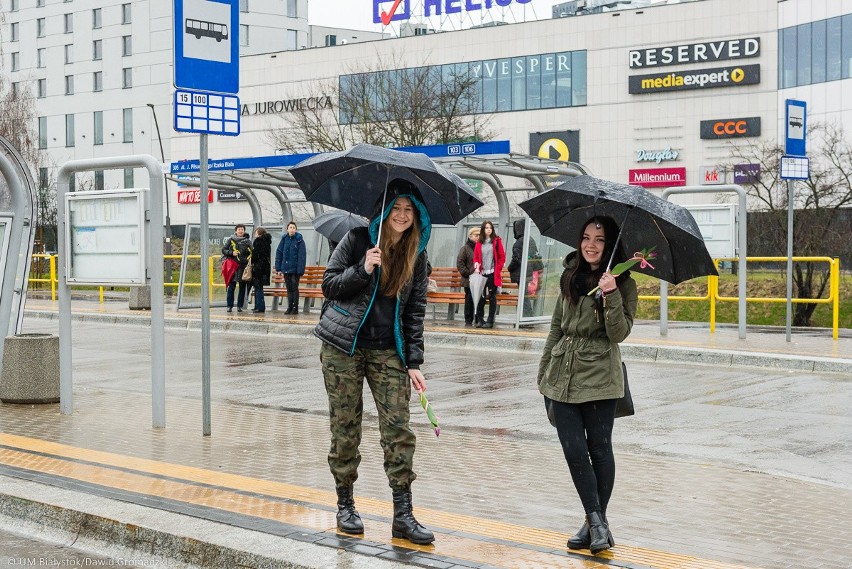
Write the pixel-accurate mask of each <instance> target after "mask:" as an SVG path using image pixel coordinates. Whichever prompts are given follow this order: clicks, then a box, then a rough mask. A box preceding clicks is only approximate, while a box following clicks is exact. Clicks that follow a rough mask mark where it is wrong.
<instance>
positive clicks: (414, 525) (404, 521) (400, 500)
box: [391, 489, 435, 545]
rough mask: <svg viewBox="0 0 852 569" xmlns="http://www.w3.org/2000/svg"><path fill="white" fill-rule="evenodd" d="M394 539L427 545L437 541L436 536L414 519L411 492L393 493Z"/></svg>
mask: <svg viewBox="0 0 852 569" xmlns="http://www.w3.org/2000/svg"><path fill="white" fill-rule="evenodd" d="M391 533H392V535H393V537H404V538H405V539H407V540H408V541H410V542H411V543H417V544H420V545H426V544H429V543H432V542H433V541H435V534H433V533H432V532H431V531H429V530H428V529H426V528H425V527H423V526H422V525H420V522H418V521H417V520H416V519H414V512H413V508H412V505H411V490H410V489H406V490H394V491H393V526H391Z"/></svg>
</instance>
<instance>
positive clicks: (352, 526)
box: [337, 486, 364, 535]
mask: <svg viewBox="0 0 852 569" xmlns="http://www.w3.org/2000/svg"><path fill="white" fill-rule="evenodd" d="M337 529H339V530H340V531H342V532H343V533H351V534H356V535H360V534H362V533H364V522H362V521H361V516H360V515H358V510H356V509H355V499H354V498H353V497H352V486H338V487H337Z"/></svg>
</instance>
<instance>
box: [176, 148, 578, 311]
mask: <svg viewBox="0 0 852 569" xmlns="http://www.w3.org/2000/svg"><path fill="white" fill-rule="evenodd" d="M398 150H403V151H410V152H422V153H424V154H426V155H427V156H429V157H430V158H432V159H433V160H434V161H435V162H437V163H438V164H440V165H442V166H443V167H445V168H447V169H449V170H450V171H452V172H454V173H456V174H458V175H459V176H460V177H461V178H463V179H465V180H466V181H467V182H468V183H469V184H470V185H471V187H472V188H473V189H474V190H475V191H476V192H477V193H478V194H479V195H480V199H481V200H482V201H483V202H484V203H485V205H484V206H483V207H482V208H480V209H479V210H477V211H476V212H474V213H473V214H471V215H470V216H469V217H468V218H467V219H466V220H464V221H463V222H462V223H460V224H458V225H457V226H436V227H435V228H433V232H432V238H431V240H430V243H429V246H428V247H427V251H428V254H429V259H430V261H431V263H432V265H433V266H436V267H438V266H450V267H454V266H455V265H456V256H457V253H458V250H459V248H460V247H461V246H462V244H464V242H465V240H466V239H467V230H468V228H470V227H472V226H478V225H480V224H481V222H482V221H484V220H486V219H488V220H491V221H492V222H493V224H494V227H495V230H496V232H497V234H498V235H500V236H501V237H503V239H504V243H505V246H506V250H507V258H511V249H512V246H513V244H514V232H513V222H514V221H516V220H518V219H524V218H525V215H524V213H523V211H522V210H521V209H520V208H519V207H518V206H517V204H518V203H520V202H521V201H523V200H525V199H527V198H529V197H531V196H533V195H535V194H536V193H539V192H542V191H545V190H546V189H548V188H551V187H553V186H555V185H557V184H558V183H560V182H561V181H563V180H564V179H565V178H566V177H571V176H578V175H582V174H589V172H588V171H587V170H586V168H584V167H583V166H582V165H581V164H578V163H574V162H562V161H559V160H553V159H549V158H541V157H538V156H532V155H529V154H523V153H517V152H512V151H511V148H510V144H509V142H508V141H489V142H476V143H463V144H447V145H434V146H420V147H405V148H399V149H398ZM309 156H312V154H293V155H278V156H261V157H248V158H229V159H211V160H209V161H208V169H209V173H208V186H209V188H210V189H217V190H231V191H234V192H237V193H239V194H240V195H243V196H245V198H246V200H247V202H248V206H249V209H250V211H251V218H252V219H251V220H250V222H247V221H246V220H240V221H243V222H246V223H247V224H248V223H251V224H252V225H253V226H254V227H259V226H261V225H263V226H265V227H269V226H272V227H277V226H283V225H284V224H285V223H286V222H287V221H288V220H290V219H294V217H293V207H292V206H293V205H295V204H305V205H307V207H308V208H309V211H310V212H311V213H312V216H313V217H316V216H317V215H319V214H320V213H322V212H323V209H324V208H323V206H321V205H319V204H313V203H310V204H309V203H308V202H306V201H305V198H304V195H303V194H302V193H301V191H300V190H299V186H298V184H297V183H296V181H295V179H294V178H293V176H292V175H291V174H290V172H289V169H290V168H291V167H292V166H295V165H296V164H298V163H299V162H301V161H302V160H304V159H305V158H307V157H309ZM199 171H200V165H199V162H198V161H197V160H194V161H193V160H185V161H180V162H173V163H172V164H171V167H170V174H169V177H170V179H172V180H173V181H175V182H178V183H180V184H182V185H185V186H189V187H199V186H200V185H201V180H200V174H199ZM264 192H265V193H267V194H271V195H272V196H274V199H275V201H276V202H277V203H278V206H279V207H280V211H281V216H280V218H274V219H268V220H264V219H263V208H262V207H261V206H260V200H259V199H258V196H259V195H261V193H264ZM300 221H304V222H308V221H310V219H303V220H300ZM526 223H527V225H526V226H527V227H529V230H525V231H524V234H523V237H522V238H523V253H522V256H521V259H522V267H521V282H520V283H518V292H519V301H518V306H519V307H521V308H519V309H518V310H517V311H516V313H515V314H514V315H502V316H501V319H500V320H501V321H503V322H506V321H507V318H508V319H509V320H510V321H511V323H513V324H514V325H516V326H519V325H523V324H531V323H536V322H541V321H547V320H549V318H550V313H551V312H552V308H553V306H554V305H555V302H556V296H557V295H558V279H559V275H560V274H561V272H562V259H563V258H564V256H565V254H567V252H568V251H570V248H569V247H567V246H566V245H564V244H562V243H559V242H556V241H554V240H552V239H549V238H544V240H542V237H541V235H540V234H539V232H538V230H537V228H535V226H534V225H531V224H530V223H529V221H527V222H526ZM303 233H305V232H304V231H303ZM311 233H312V234H311ZM530 240H533V242H534V243H535V245H534V247H537V248H538V250H539V253H540V255H541V257H542V260H543V262H544V265H545V269H544V274H543V275H541V277H540V282H541V283H542V286H541V287H540V288H539V293H538V294H537V295H536V297H537V300H536V302H534V303H533V302H527V303H524V302H523V300H524V298H523V296H524V295H525V294H526V290H527V282H526V279H527V270H526V269H527V267H526V260H527V258H528V251H529V246H530V245H529V244H530ZM306 243H307V244H308V249H309V251H310V252H309V262H313V263H316V264H322V263H323V261H324V260H325V256H323V252H324V251H327V249H326V248H325V247H324V244H323V238H322V236H321V235H319V234H318V233H315V232H308V234H307V235H306ZM507 264H508V259H507Z"/></svg>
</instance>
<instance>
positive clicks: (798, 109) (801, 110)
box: [784, 99, 808, 156]
mask: <svg viewBox="0 0 852 569" xmlns="http://www.w3.org/2000/svg"><path fill="white" fill-rule="evenodd" d="M785 107H786V112H785V113H784V117H785V119H786V121H787V122H786V124H785V125H784V139H785V140H784V154H788V155H790V156H805V155H806V154H807V152H806V151H805V141H806V139H807V133H808V123H807V108H808V106H807V103H805V102H804V101H797V100H795V99H787V100H786V101H785Z"/></svg>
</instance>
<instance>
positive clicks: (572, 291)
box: [559, 216, 629, 306]
mask: <svg viewBox="0 0 852 569" xmlns="http://www.w3.org/2000/svg"><path fill="white" fill-rule="evenodd" d="M592 224H599V225H601V226H602V227H603V230H604V238H605V239H606V245H605V246H604V252H603V255H601V264H600V266H599V267H598V268H597V269H596V270H594V271H593V270H592V267H591V265H589V263H588V262H587V261H586V259H585V258H584V257H583V252H582V251H581V250H580V247H581V246H582V244H583V233H585V232H586V228H587V227H588V226H589V225H592ZM617 237H618V224H617V223H616V222H615V220H614V219H612V218H611V217H603V216H599V217H593V218H592V219H590V220H589V221H587V222H586V223H584V224H583V228H582V229H581V230H580V234H579V235H578V236H577V262H576V263H575V264H574V267H573V268H569V269H565V270H564V271H563V272H562V278H561V279H560V280H559V288H560V289H561V291H562V294H563V295H565V297H566V298H567V299H568V302H569V303H570V304H571V305H572V306H573V305H575V304H577V302H579V300H580V296H579V294H578V292H577V287H575V286H574V279H575V278H584V277H585V278H586V288H587V289H588V290H591V289H593V288H595V286H597V283H598V281H599V280H600V279H601V275H603V273H604V271H605V270H606V265H607V263H609V258H610V256H612V255H613V251H615V256H614V257H613V259H612V266H615V265H617V264H618V263H620V262H622V261H624V260H625V259H626V258H627V257H626V256H625V255H624V250H623V249H622V247H621V244H619V245H618V248H617V249H616V247H615V240H616V238H617ZM628 272H629V271H628ZM625 274H627V273H625Z"/></svg>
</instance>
